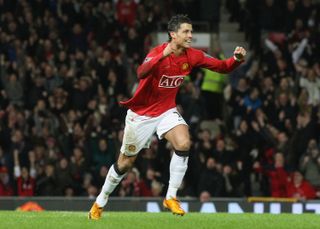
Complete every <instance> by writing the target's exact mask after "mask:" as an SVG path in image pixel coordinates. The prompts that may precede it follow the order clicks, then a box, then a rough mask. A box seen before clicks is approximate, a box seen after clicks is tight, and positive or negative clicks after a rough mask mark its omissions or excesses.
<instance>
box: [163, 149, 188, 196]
mask: <svg viewBox="0 0 320 229" xmlns="http://www.w3.org/2000/svg"><path fill="white" fill-rule="evenodd" d="M188 159H189V157H182V156H178V155H177V154H175V153H174V154H173V155H172V158H171V162H170V180H169V187H168V191H167V195H166V199H172V198H176V197H177V191H178V188H179V187H180V185H181V183H182V180H183V177H184V175H185V173H186V171H187V168H188Z"/></svg>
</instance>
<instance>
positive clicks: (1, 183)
mask: <svg viewBox="0 0 320 229" xmlns="http://www.w3.org/2000/svg"><path fill="white" fill-rule="evenodd" d="M13 194H14V192H13V188H12V184H11V182H10V178H9V173H8V169H7V168H6V167H5V166H1V167H0V196H12V195H13Z"/></svg>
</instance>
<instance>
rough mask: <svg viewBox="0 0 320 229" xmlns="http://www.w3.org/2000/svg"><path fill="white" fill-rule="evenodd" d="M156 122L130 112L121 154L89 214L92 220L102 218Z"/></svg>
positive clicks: (153, 129) (152, 131)
mask: <svg viewBox="0 0 320 229" xmlns="http://www.w3.org/2000/svg"><path fill="white" fill-rule="evenodd" d="M156 121H157V120H153V119H152V118H149V117H145V116H139V115H137V114H135V113H134V112H132V111H130V110H128V113H127V116H126V126H125V129H124V136H123V141H122V146H121V149H120V151H121V153H120V155H119V158H118V160H117V162H116V163H115V164H113V165H112V166H111V167H110V169H109V172H108V174H107V176H106V180H105V183H104V185H103V186H102V189H101V192H100V194H99V195H98V197H97V199H96V202H95V203H94V204H93V206H92V208H91V210H90V212H89V218H90V219H99V218H100V217H101V213H102V209H103V207H104V206H105V205H106V204H107V202H108V197H109V195H110V194H111V193H112V191H113V190H114V189H115V188H116V186H117V185H118V184H119V183H120V181H121V180H122V179H123V177H124V176H125V174H126V172H127V171H128V170H129V169H130V168H132V166H133V164H134V161H135V160H136V157H137V154H138V153H139V151H140V150H141V149H142V148H145V145H146V144H147V143H148V142H149V139H150V138H151V136H152V135H153V133H154V132H155V127H156V123H155V122H156ZM95 213H96V214H95Z"/></svg>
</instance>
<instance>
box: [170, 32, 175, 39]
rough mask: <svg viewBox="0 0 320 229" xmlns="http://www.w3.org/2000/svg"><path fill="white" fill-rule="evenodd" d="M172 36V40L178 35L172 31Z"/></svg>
mask: <svg viewBox="0 0 320 229" xmlns="http://www.w3.org/2000/svg"><path fill="white" fill-rule="evenodd" d="M170 36H171V38H172V39H173V38H176V33H175V32H174V31H171V32H170Z"/></svg>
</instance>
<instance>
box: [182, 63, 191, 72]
mask: <svg viewBox="0 0 320 229" xmlns="http://www.w3.org/2000/svg"><path fill="white" fill-rule="evenodd" d="M188 68H189V64H188V63H183V64H182V66H181V69H182V70H183V71H185V70H187V69H188Z"/></svg>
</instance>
